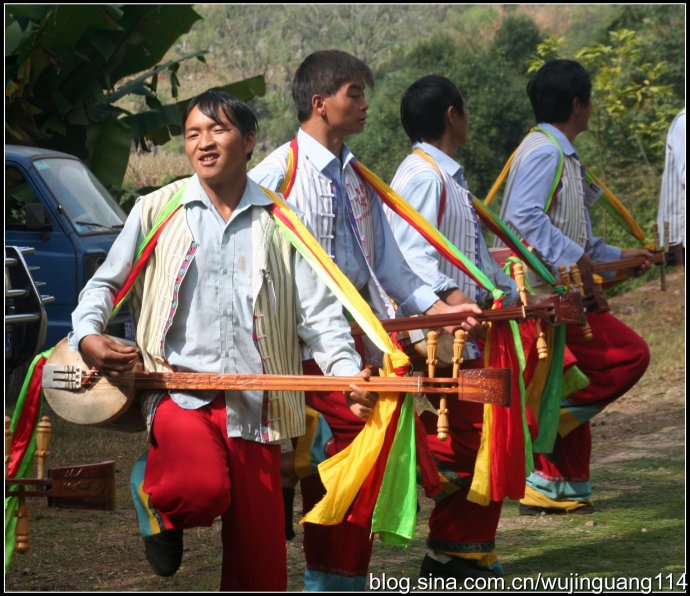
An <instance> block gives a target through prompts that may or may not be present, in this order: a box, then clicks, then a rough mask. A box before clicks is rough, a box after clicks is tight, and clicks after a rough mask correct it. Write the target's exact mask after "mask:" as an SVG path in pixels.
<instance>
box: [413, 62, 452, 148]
mask: <svg viewBox="0 0 690 596" xmlns="http://www.w3.org/2000/svg"><path fill="white" fill-rule="evenodd" d="M451 106H452V107H454V108H455V109H456V110H457V112H458V114H464V113H465V101H464V99H463V97H462V93H460V90H459V89H458V88H457V87H456V86H455V85H454V84H453V83H452V82H451V81H450V80H449V79H447V78H446V77H442V76H439V75H428V76H426V77H422V78H421V79H419V80H418V81H415V82H414V83H412V85H410V86H409V87H408V88H407V90H406V91H405V93H404V94H403V97H402V100H401V102H400V120H401V121H402V125H403V128H404V129H405V132H406V133H407V136H408V137H410V140H411V141H412V142H413V143H416V142H419V141H424V140H436V139H439V138H440V137H441V135H442V134H443V132H444V131H445V130H446V111H447V110H448V108H449V107H451Z"/></svg>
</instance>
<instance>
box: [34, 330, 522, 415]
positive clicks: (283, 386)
mask: <svg viewBox="0 0 690 596" xmlns="http://www.w3.org/2000/svg"><path fill="white" fill-rule="evenodd" d="M353 384H356V385H358V386H359V387H361V388H362V389H366V390H367V391H371V392H375V393H379V392H395V393H398V392H413V393H425V394H427V393H428V394H438V393H441V394H445V395H447V396H455V397H457V398H458V399H460V400H463V401H473V402H479V403H489V404H498V405H507V404H508V403H509V402H510V370H508V369H472V370H466V371H460V374H459V375H458V377H457V378H454V379H448V378H428V377H418V376H410V377H371V378H370V380H369V381H365V380H363V379H361V378H360V377H323V376H318V375H249V374H211V373H192V372H163V373H154V372H137V371H134V372H129V373H125V374H121V375H119V376H117V377H106V376H103V375H101V374H100V373H99V372H98V371H96V370H93V369H90V368H89V367H88V366H87V365H86V364H85V363H84V361H83V359H82V357H81V354H80V353H79V352H76V351H71V350H70V349H69V347H68V345H67V340H66V339H63V340H62V341H61V342H60V343H58V345H57V346H56V347H55V349H54V350H53V352H52V353H51V355H50V356H49V357H48V359H47V361H46V363H45V365H44V367H43V393H44V395H45V398H46V401H47V402H48V404H49V405H50V407H51V408H52V409H53V411H54V412H55V413H56V414H57V415H58V416H60V417H61V418H63V419H65V420H67V421H69V422H73V423H75V424H86V425H98V424H106V423H109V422H112V421H114V420H116V419H117V418H118V417H120V416H121V415H122V414H124V413H125V412H126V411H127V410H128V409H129V408H130V406H131V405H132V403H133V402H134V401H135V396H136V394H137V391H139V390H157V389H158V390H168V391H170V390H175V389H177V390H199V391H201V390H214V391H223V390H238V391H251V390H260V391H269V390H273V391H279V390H283V391H286V390H288V391H290V390H297V391H303V390H310V391H349V390H350V385H353Z"/></svg>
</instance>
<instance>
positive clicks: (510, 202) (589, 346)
mask: <svg viewBox="0 0 690 596" xmlns="http://www.w3.org/2000/svg"><path fill="white" fill-rule="evenodd" d="M591 91H592V83H591V79H590V76H589V74H588V73H587V71H586V70H585V69H584V68H583V67H582V66H581V65H580V64H578V63H577V62H574V61H572V60H553V61H551V62H548V63H547V64H545V65H544V66H543V67H542V68H541V69H540V70H539V71H538V72H537V73H536V75H535V77H534V79H533V80H532V81H531V82H530V84H529V86H528V94H529V98H530V101H531V102H532V108H533V110H534V114H535V116H536V120H537V123H538V126H537V128H536V129H534V130H533V131H531V132H530V133H529V134H528V135H527V136H526V137H525V139H524V140H523V142H522V143H521V144H520V147H519V148H518V151H517V153H516V155H515V158H514V160H513V163H512V165H511V168H510V173H509V176H508V181H507V184H506V190H505V195H504V200H503V204H502V208H501V216H502V217H503V219H504V221H506V222H507V223H508V224H509V225H510V226H511V227H512V228H513V229H514V230H515V231H516V232H517V233H518V234H519V235H520V236H522V237H523V238H524V239H525V240H526V241H527V242H528V243H529V244H530V245H531V246H532V247H534V249H535V250H536V251H537V252H538V253H539V254H540V256H541V257H542V259H543V260H544V262H545V263H547V264H548V265H549V266H550V267H551V268H552V270H553V271H554V273H557V271H558V267H559V266H561V265H564V266H566V267H568V268H569V267H570V266H571V265H572V264H573V263H577V265H578V267H579V269H580V272H581V273H582V276H583V280H584V282H585V287H590V284H591V283H592V276H591V273H592V264H593V263H594V262H598V261H599V262H605V261H615V260H618V259H621V258H625V257H629V256H646V257H650V256H651V255H650V254H649V252H647V251H646V250H638V249H632V250H621V249H619V248H616V247H613V246H610V245H608V244H606V243H605V242H603V240H602V239H601V238H596V237H594V236H593V234H592V226H591V221H590V216H589V207H591V206H592V205H593V204H594V203H595V202H596V201H597V200H598V199H599V197H600V196H601V194H602V190H601V189H600V188H599V187H597V186H595V185H588V184H587V183H586V182H585V178H584V173H583V168H582V165H581V163H580V160H579V157H578V155H577V152H576V150H575V148H574V147H573V142H574V141H575V138H576V137H577V136H578V135H579V134H580V133H581V132H584V131H585V130H587V125H588V122H589V119H590V116H591V113H592V103H591ZM559 169H561V170H562V174H561V177H560V179H556V176H557V171H558V170H559ZM649 266H650V261H644V264H643V265H642V266H641V267H639V269H638V270H637V271H635V272H634V273H636V274H639V273H641V272H642V271H644V270H646V269H648V268H649ZM587 319H588V323H589V326H590V327H591V329H592V334H593V338H592V339H591V341H587V340H585V339H584V337H583V334H582V329H581V328H579V327H575V326H569V327H568V329H567V346H568V348H569V349H570V351H571V352H572V353H573V354H574V356H575V357H576V358H577V366H578V368H579V369H580V370H581V371H582V372H583V373H584V374H585V375H586V376H587V377H588V378H589V380H590V384H589V385H588V386H587V387H586V388H585V389H582V390H580V391H577V392H575V393H574V394H572V395H570V396H569V397H568V398H567V400H565V401H564V402H563V403H562V405H561V420H560V424H559V437H558V439H557V440H556V445H555V448H554V451H553V453H552V454H549V455H544V454H540V455H539V456H538V457H536V458H535V471H534V473H532V474H531V476H530V477H529V478H528V481H527V487H526V491H525V498H524V499H522V500H521V506H520V512H521V513H522V514H525V515H538V514H541V513H542V512H544V513H566V512H575V513H590V512H592V511H593V506H592V503H591V500H590V499H591V485H590V482H589V461H590V453H591V435H590V424H589V419H590V418H591V417H592V416H594V415H595V414H597V413H598V412H599V411H601V409H602V408H604V407H606V406H607V405H608V404H610V403H611V402H613V401H614V400H615V399H617V398H619V397H620V396H622V395H623V394H624V393H625V392H626V391H628V389H630V388H631V387H632V386H633V385H634V384H635V383H636V382H637V381H638V380H639V379H640V377H641V376H642V375H643V374H644V372H645V370H646V368H647V366H648V364H649V348H648V346H647V344H646V343H645V341H644V340H643V339H642V338H641V337H639V336H638V335H637V334H636V333H635V332H634V331H632V330H631V329H629V328H628V327H627V326H626V325H624V324H623V323H622V322H621V321H620V320H618V319H617V318H616V317H614V316H613V315H612V314H610V313H601V312H594V313H589V314H588V315H587Z"/></svg>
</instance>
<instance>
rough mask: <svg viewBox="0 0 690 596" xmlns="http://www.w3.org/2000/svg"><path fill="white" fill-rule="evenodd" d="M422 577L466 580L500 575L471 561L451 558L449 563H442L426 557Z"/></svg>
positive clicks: (423, 562) (420, 572)
mask: <svg viewBox="0 0 690 596" xmlns="http://www.w3.org/2000/svg"><path fill="white" fill-rule="evenodd" d="M422 576H425V577H429V576H431V577H443V578H446V579H448V578H451V577H453V578H455V579H465V578H467V577H498V574H497V573H495V572H493V571H491V569H488V568H486V567H480V566H479V565H477V564H476V563H475V562H474V561H471V560H469V559H463V558H461V557H451V560H450V561H448V562H447V563H441V562H440V561H437V560H436V559H432V558H431V557H430V556H429V555H426V556H425V557H424V560H423V561H422V567H421V569H420V570H419V577H422Z"/></svg>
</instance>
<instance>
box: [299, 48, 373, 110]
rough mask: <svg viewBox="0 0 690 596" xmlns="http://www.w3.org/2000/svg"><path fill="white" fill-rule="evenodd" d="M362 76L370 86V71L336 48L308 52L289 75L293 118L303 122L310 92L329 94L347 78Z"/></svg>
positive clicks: (371, 81) (333, 93) (371, 74)
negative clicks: (295, 110) (293, 110)
mask: <svg viewBox="0 0 690 596" xmlns="http://www.w3.org/2000/svg"><path fill="white" fill-rule="evenodd" d="M357 79H363V80H364V82H365V83H366V84H367V85H368V86H369V88H371V89H373V88H374V74H373V73H372V72H371V69H370V68H369V67H368V66H367V65H366V64H365V63H364V62H362V60H360V59H359V58H355V57H354V56H352V55H351V54H348V53H347V52H341V51H340V50H320V51H318V52H314V53H313V54H309V56H307V57H306V58H305V59H304V61H303V62H302V64H300V65H299V67H298V68H297V71H296V72H295V76H294V77H293V78H292V99H293V100H294V101H295V107H296V108H297V119H298V120H299V121H300V122H304V121H305V120H307V118H309V116H310V115H311V110H312V107H311V98H312V97H314V95H323V96H325V97H330V96H332V95H335V94H336V93H337V92H338V89H340V87H341V86H342V85H343V84H344V83H347V82H348V81H352V80H357Z"/></svg>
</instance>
